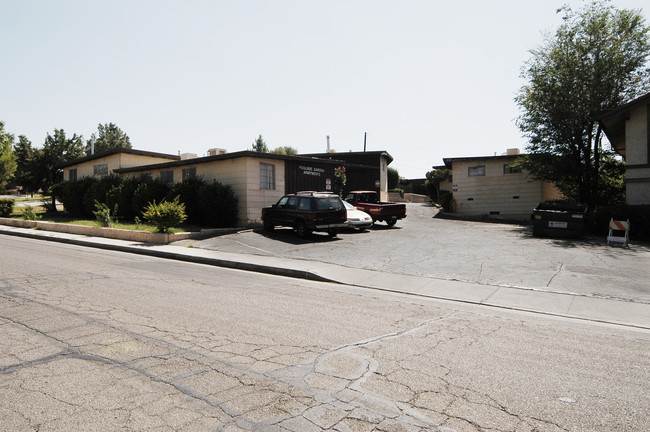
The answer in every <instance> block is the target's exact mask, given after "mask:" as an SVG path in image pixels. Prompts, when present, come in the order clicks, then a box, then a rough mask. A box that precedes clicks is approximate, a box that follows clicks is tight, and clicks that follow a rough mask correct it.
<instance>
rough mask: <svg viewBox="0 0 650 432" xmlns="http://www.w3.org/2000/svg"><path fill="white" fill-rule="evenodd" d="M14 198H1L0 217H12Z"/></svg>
mask: <svg viewBox="0 0 650 432" xmlns="http://www.w3.org/2000/svg"><path fill="white" fill-rule="evenodd" d="M14 204H15V203H14V200H12V199H9V198H0V217H10V216H11V214H12V213H13V212H14Z"/></svg>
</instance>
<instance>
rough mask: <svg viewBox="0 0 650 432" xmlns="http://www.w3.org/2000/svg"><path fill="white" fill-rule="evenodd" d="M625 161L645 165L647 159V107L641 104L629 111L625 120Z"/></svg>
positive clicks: (649, 161)
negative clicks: (628, 116)
mask: <svg viewBox="0 0 650 432" xmlns="http://www.w3.org/2000/svg"><path fill="white" fill-rule="evenodd" d="M625 141H626V143H625V148H626V153H625V163H626V164H627V165H645V164H647V163H650V160H648V107H647V106H645V105H643V106H639V107H637V108H635V109H633V110H632V111H630V119H629V120H627V121H626V122H625Z"/></svg>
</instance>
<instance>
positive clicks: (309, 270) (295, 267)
mask: <svg viewBox="0 0 650 432" xmlns="http://www.w3.org/2000/svg"><path fill="white" fill-rule="evenodd" d="M0 234H6V235H12V236H17V237H25V238H31V239H37V240H47V241H54V242H59V243H66V244H73V245H77V246H83V247H91V248H98V249H105V250H113V251H118V252H126V253H134V254H138V255H143V256H152V257H157V258H163V259H170V260H176V261H183V262H190V263H196V264H204V265H211V266H215V267H223V268H230V269H236V270H244V271H252V272H258V273H265V274H270V275H276V276H284V277H290V278H298V279H306V280H311V281H317V282H329V283H337V284H341V285H350V286H355V287H359V288H364V289H372V290H376V291H381V292H387V293H396V294H405V295H409V296H415V297H419V298H426V299H432V300H439V301H448V302H453V303H463V304H469V305H477V306H486V307H490V308H494V309H502V310H510V311H518V312H526V313H533V314H538V315H544V316H552V317H560V318H566V319H573V320H579V321H587V322H593V323H603V324H609V325H616V326H622V327H626V328H631V329H637V330H641V331H648V330H650V304H646V303H636V302H626V301H621V300H613V299H603V298H597V297H589V296H582V295H577V294H570V293H557V292H550V291H542V290H535V289H526V288H517V287H507V286H493V285H483V284H478V283H473V282H462V281H454V280H444V279H435V278H426V277H418V276H411V275H406V274H393V273H383V272H378V271H374V270H367V269H361V268H348V267H344V266H339V265H335V264H328V263H322V262H316V261H307V260H304V261H303V260H290V259H282V258H276V257H264V256H257V255H250V256H249V255H239V254H231V253H225V252H217V251H210V250H207V249H198V248H197V249H194V248H182V247H180V246H169V245H157V244H151V243H140V244H133V245H129V244H126V243H125V241H123V240H115V239H106V238H94V237H87V238H84V237H82V236H80V235H76V234H64V233H53V232H44V231H40V232H38V231H34V230H30V229H24V228H14V227H6V226H2V225H0ZM171 248H176V249H177V251H170V250H169V249H171ZM396 287H408V288H401V289H400V288H396Z"/></svg>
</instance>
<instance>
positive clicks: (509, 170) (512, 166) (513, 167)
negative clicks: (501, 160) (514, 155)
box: [503, 164, 522, 175]
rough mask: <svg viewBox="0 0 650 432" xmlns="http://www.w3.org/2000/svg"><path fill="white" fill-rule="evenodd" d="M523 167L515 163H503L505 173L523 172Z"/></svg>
mask: <svg viewBox="0 0 650 432" xmlns="http://www.w3.org/2000/svg"><path fill="white" fill-rule="evenodd" d="M521 172H522V171H521V167H518V166H516V165H515V164H504V165H503V174H504V175H505V174H521Z"/></svg>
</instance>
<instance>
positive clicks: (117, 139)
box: [86, 123, 131, 155]
mask: <svg viewBox="0 0 650 432" xmlns="http://www.w3.org/2000/svg"><path fill="white" fill-rule="evenodd" d="M120 148H127V149H130V148H131V140H130V139H129V136H128V135H127V134H125V133H124V131H122V129H120V128H119V127H117V125H115V124H114V123H107V124H104V125H102V124H101V123H100V124H99V125H98V126H97V135H95V134H92V135H91V136H90V139H89V140H88V143H87V144H86V154H87V155H90V154H91V153H92V152H94V153H100V152H103V151H107V150H113V149H120Z"/></svg>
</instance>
